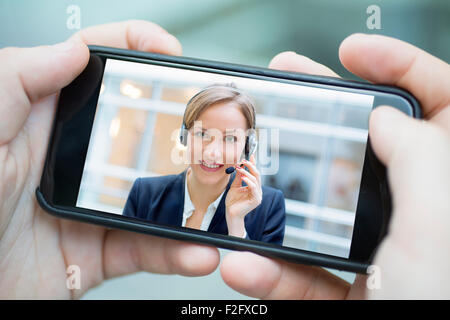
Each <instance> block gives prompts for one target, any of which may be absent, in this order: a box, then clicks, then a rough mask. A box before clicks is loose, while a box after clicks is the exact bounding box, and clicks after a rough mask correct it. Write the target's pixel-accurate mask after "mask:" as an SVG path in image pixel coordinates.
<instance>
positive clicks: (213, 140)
mask: <svg viewBox="0 0 450 320" xmlns="http://www.w3.org/2000/svg"><path fill="white" fill-rule="evenodd" d="M246 130H247V120H246V118H245V117H244V115H243V113H242V111H241V109H240V106H239V105H237V104H236V103H235V102H218V103H215V104H213V105H211V106H209V107H208V108H206V109H205V110H204V111H203V112H202V113H201V114H200V116H199V117H198V119H197V120H196V121H195V123H194V126H193V127H192V128H191V129H190V130H189V139H188V152H189V154H190V160H191V168H192V171H193V174H194V175H195V178H196V179H197V181H199V182H200V183H203V184H211V185H213V184H217V183H219V182H220V181H221V180H222V179H224V178H225V176H227V174H226V173H225V169H226V168H228V167H230V166H234V165H235V164H237V162H238V161H239V160H240V158H241V155H242V152H243V150H244V146H245V133H246Z"/></svg>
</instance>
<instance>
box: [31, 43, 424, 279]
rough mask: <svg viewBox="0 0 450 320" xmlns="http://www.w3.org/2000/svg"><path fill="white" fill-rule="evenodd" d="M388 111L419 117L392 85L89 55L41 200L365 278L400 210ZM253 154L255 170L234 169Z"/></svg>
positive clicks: (58, 125)
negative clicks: (378, 139)
mask: <svg viewBox="0 0 450 320" xmlns="http://www.w3.org/2000/svg"><path fill="white" fill-rule="evenodd" d="M380 105H390V106H393V107H395V108H398V109H399V110H401V111H402V112H404V113H406V114H408V115H409V116H411V117H416V118H420V117H421V112H420V106H419V104H418V102H417V101H416V99H415V98H414V97H413V96H412V95H411V94H409V93H408V92H406V91H404V90H400V89H398V88H395V87H389V86H379V85H372V84H369V83H363V82H355V81H346V80H341V79H337V78H331V77H320V76H312V75H305V74H300V73H295V72H283V71H277V70H270V69H265V68H258V67H251V66H243V65H236V64H229V63H221V62H214V61H207V60H200V59H193V58H186V57H174V56H166V55H160V54H153V53H145V52H137V51H129V50H123V49H115V48H107V47H98V46H91V47H90V61H89V63H88V65H87V67H86V68H85V70H84V71H83V72H82V73H81V74H80V75H79V76H78V77H77V78H76V79H75V80H74V81H73V82H72V83H71V84H69V85H68V86H67V87H65V88H64V89H63V90H62V91H61V93H60V96H59V102H58V109H57V113H56V116H55V119H54V125H53V129H52V134H51V137H50V141H49V146H48V151H47V157H46V161H45V165H44V169H43V174H42V178H41V181H40V185H39V187H38V188H37V189H36V196H37V200H38V202H39V204H40V205H41V206H42V208H43V209H45V210H46V211H48V212H49V213H51V214H53V215H55V216H57V217H61V218H69V219H75V220H78V221H82V222H87V223H94V224H98V225H103V226H106V227H110V228H118V229H124V230H129V231H134V232H139V233H145V234H151V235H156V236H161V237H168V238H172V239H178V240H185V241H191V242H197V243H203V244H209V245H214V246H217V247H221V248H227V249H233V250H246V251H252V252H256V253H258V254H261V255H264V256H268V257H273V258H281V259H286V260H289V261H293V262H297V263H302V264H309V265H319V266H323V267H328V268H334V269H339V270H345V271H350V272H358V273H365V272H367V269H368V267H369V266H370V264H371V261H372V259H373V256H374V254H375V252H376V249H377V246H378V244H379V243H380V241H381V240H382V239H383V237H384V235H385V234H386V232H387V226H388V223H389V218H390V213H391V199H390V193H389V188H388V183H387V177H386V171H385V168H384V167H383V165H382V164H381V163H380V162H379V161H378V159H377V158H376V156H375V154H374V153H373V151H372V149H371V146H370V141H369V138H368V120H369V115H370V113H371V111H372V110H373V109H374V108H376V107H377V106H380ZM256 144H257V146H258V148H256ZM250 153H251V154H252V157H249V156H250ZM245 158H247V159H255V160H256V162H255V163H254V164H253V165H252V164H249V163H248V162H247V165H245V164H244V167H245V168H246V169H247V170H246V171H245V172H246V173H245V172H244V173H241V174H240V176H238V173H236V172H233V173H231V174H230V173H227V172H226V170H227V169H228V168H230V167H236V170H238V169H239V168H238V163H237V162H239V161H238V160H236V159H245ZM247 175H248V179H249V180H246V181H243V182H248V181H251V183H250V185H249V184H248V183H243V184H239V186H238V189H239V192H240V193H239V194H237V191H236V190H237V189H236V185H233V183H232V182H233V181H234V179H238V177H240V178H239V179H243V178H242V176H247ZM233 188H234V189H233ZM199 195H200V197H199ZM258 195H259V198H258ZM255 198H256V200H255ZM199 202H202V204H203V206H202V207H201V206H200V205H199ZM205 202H207V203H210V205H209V206H206V205H205ZM207 203H206V204H207ZM236 203H237V204H236ZM200 207H201V208H200ZM194 217H195V219H194ZM230 221H233V223H235V225H233V226H232V224H231V222H230ZM236 226H237V227H236ZM234 230H240V231H242V232H240V233H235V232H234ZM232 231H233V232H232Z"/></svg>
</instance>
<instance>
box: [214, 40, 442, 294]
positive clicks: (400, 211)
mask: <svg viewBox="0 0 450 320" xmlns="http://www.w3.org/2000/svg"><path fill="white" fill-rule="evenodd" d="M339 55H340V59H341V61H342V63H343V65H344V66H345V67H346V68H347V69H348V70H349V71H351V72H353V73H354V74H356V75H358V76H360V77H361V78H364V79H366V80H369V81H370V82H373V83H379V84H387V85H396V86H399V87H402V88H404V89H406V90H408V91H410V92H411V93H412V94H413V95H414V96H415V97H416V98H417V99H418V100H419V102H420V103H421V106H422V111H423V114H424V116H425V121H421V120H417V119H412V118H410V117H408V116H406V115H404V114H403V113H401V112H399V111H397V110H396V109H393V108H391V107H379V108H377V109H375V110H374V111H373V112H372V114H371V117H370V125H369V135H370V137H371V141H372V146H373V148H374V151H375V153H376V154H377V156H378V157H379V158H380V160H381V161H382V162H383V163H384V164H385V165H386V166H387V169H388V178H389V184H390V188H391V191H392V195H393V205H394V208H393V215H392V219H391V223H390V226H389V232H388V235H387V236H386V237H385V239H384V240H383V241H382V243H381V246H380V248H379V250H378V251H377V253H376V256H375V260H374V264H375V265H377V266H378V267H379V270H380V272H381V274H379V275H378V276H380V280H381V289H379V290H366V285H365V284H366V277H365V276H362V275H358V276H357V277H356V280H355V283H354V284H353V285H350V284H348V283H346V282H345V281H343V280H341V279H339V278H337V277H335V276H333V275H332V274H330V273H329V272H328V271H326V270H324V269H322V268H318V267H311V266H304V265H298V264H292V263H288V262H285V261H279V260H272V259H269V258H265V257H260V256H258V255H256V254H253V253H242V252H232V253H229V254H228V255H227V256H226V257H225V259H224V261H223V262H222V265H221V272H222V277H223V278H224V280H225V282H226V283H227V284H228V285H229V286H230V287H232V288H233V289H235V290H237V291H239V292H241V293H243V294H246V295H250V296H253V297H258V298H268V299H305V298H309V299H325V298H326V299H344V298H366V297H369V298H424V297H426V298H447V299H448V298H450V286H449V285H448V283H450V273H449V270H450V256H449V254H448V253H449V252H450V65H449V64H447V63H445V62H443V61H441V60H439V59H437V58H435V57H433V56H431V55H430V54H428V53H426V52H424V51H422V50H420V49H418V48H416V47H414V46H412V45H410V44H408V43H405V42H402V41H399V40H396V39H393V38H388V37H384V36H378V35H362V34H356V35H352V36H350V37H348V38H347V39H345V40H344V41H343V43H342V44H341V47H340V51H339ZM270 67H271V68H275V69H281V70H287V71H299V72H304V73H311V74H319V75H326V76H336V74H335V73H334V72H332V71H331V70H330V69H328V68H327V67H325V66H323V65H320V64H318V63H316V62H314V61H312V60H310V59H308V58H306V57H303V56H300V55H297V54H295V53H292V52H289V53H282V54H280V55H278V56H276V57H275V58H274V59H273V60H272V62H271V65H270Z"/></svg>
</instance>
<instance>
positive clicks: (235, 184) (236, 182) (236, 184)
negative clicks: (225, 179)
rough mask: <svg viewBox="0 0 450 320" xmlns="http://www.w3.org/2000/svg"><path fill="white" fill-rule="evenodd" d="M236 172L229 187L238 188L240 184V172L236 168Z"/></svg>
mask: <svg viewBox="0 0 450 320" xmlns="http://www.w3.org/2000/svg"><path fill="white" fill-rule="evenodd" d="M235 172H236V174H235V176H234V180H233V183H232V184H231V185H230V188H239V187H240V186H241V184H242V174H241V173H240V172H239V171H238V170H236V171H235Z"/></svg>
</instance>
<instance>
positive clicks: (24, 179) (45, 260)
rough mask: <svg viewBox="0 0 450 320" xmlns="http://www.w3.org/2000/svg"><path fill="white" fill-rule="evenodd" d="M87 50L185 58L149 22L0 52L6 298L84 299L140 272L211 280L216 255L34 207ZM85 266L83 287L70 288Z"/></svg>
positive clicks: (1, 278) (0, 249)
mask: <svg viewBox="0 0 450 320" xmlns="http://www.w3.org/2000/svg"><path fill="white" fill-rule="evenodd" d="M86 44H96V45H103V46H110V47H117V48H123V49H131V50H140V51H151V52H158V53H164V54H172V55H180V54H181V45H180V43H179V42H178V40H177V39H176V38H175V37H174V36H172V35H170V34H169V33H167V31H165V30H164V29H162V28H161V27H160V26H158V25H156V24H153V23H150V22H147V21H126V22H121V23H112V24H108V25H102V26H95V27H90V28H88V29H84V30H81V31H80V32H79V33H77V34H75V35H74V36H73V37H72V38H71V39H70V40H69V41H68V42H66V43H65V44H63V45H58V46H51V47H50V46H43V47H35V48H25V49H22V48H20V49H19V48H6V49H1V50H0V70H1V72H0V111H1V114H2V119H1V121H0V298H2V299H5V298H8V299H12V298H21V299H24V298H26V299H30V298H40V299H48V298H52V299H63V298H71V297H72V298H78V297H80V296H81V295H82V294H83V293H84V292H86V291H87V290H88V289H89V288H92V287H94V286H97V285H99V284H100V283H101V282H102V281H103V280H105V279H108V278H112V277H117V276H120V275H124V274H128V273H133V272H137V271H141V270H144V271H149V272H157V273H178V274H183V275H189V276H195V275H205V274H208V273H210V272H212V271H214V270H215V269H216V267H217V265H218V263H219V252H218V250H217V249H216V248H213V247H209V246H203V245H197V244H190V243H188V242H184V241H175V240H170V239H164V238H159V237H153V236H147V235H142V234H138V233H132V232H128V231H124V230H113V229H108V228H105V227H100V226H95V225H91V224H86V223H81V222H77V221H71V220H63V219H58V218H55V217H53V216H51V215H49V214H48V213H46V212H44V211H43V210H42V209H41V208H40V206H39V205H38V204H37V202H36V198H35V196H34V191H35V189H36V187H37V186H38V185H39V179H40V177H41V173H42V167H43V165H44V160H45V154H46V149H47V142H48V138H49V135H50V131H51V125H52V121H53V117H54V113H55V111H56V105H57V95H58V92H59V90H60V89H61V88H63V87H65V86H66V85H68V84H69V83H70V82H71V81H72V80H73V79H75V78H76V76H77V75H78V74H80V72H81V71H82V70H83V69H84V67H85V66H86V64H87V63H88V60H89V51H88V48H87V47H86ZM69 265H78V266H79V267H80V270H81V288H80V289H79V290H69V289H68V288H67V287H66V280H67V274H66V270H67V267H68V266H69Z"/></svg>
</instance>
